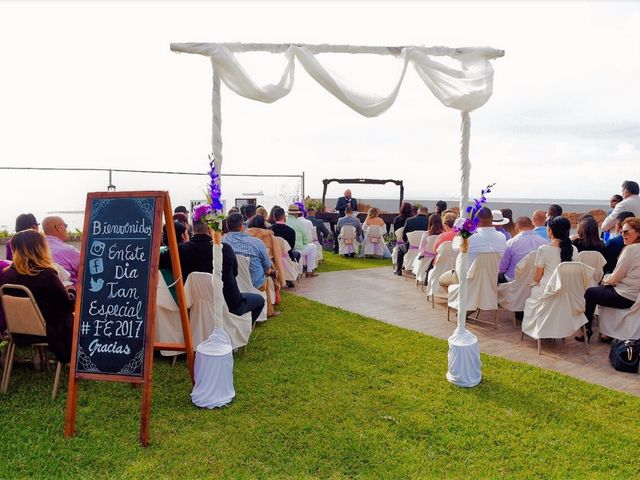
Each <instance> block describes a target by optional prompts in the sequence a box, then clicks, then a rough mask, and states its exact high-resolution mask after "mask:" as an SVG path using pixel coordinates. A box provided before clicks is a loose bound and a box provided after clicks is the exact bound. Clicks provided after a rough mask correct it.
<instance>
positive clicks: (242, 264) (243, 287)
mask: <svg viewBox="0 0 640 480" xmlns="http://www.w3.org/2000/svg"><path fill="white" fill-rule="evenodd" d="M236 258H237V259H238V276H237V277H236V282H237V283H238V289H239V290H240V291H241V292H243V293H257V294H258V295H260V296H261V297H262V298H264V307H262V311H261V312H260V316H258V319H257V320H256V321H257V322H264V321H265V320H266V319H267V292H263V291H261V290H258V289H257V288H256V287H254V286H253V282H252V281H251V273H250V272H249V257H247V256H244V255H236Z"/></svg>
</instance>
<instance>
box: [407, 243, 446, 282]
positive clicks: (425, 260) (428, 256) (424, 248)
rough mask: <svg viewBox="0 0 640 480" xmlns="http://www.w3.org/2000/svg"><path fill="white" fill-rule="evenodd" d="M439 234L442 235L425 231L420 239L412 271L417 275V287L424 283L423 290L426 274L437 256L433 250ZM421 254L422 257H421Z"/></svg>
mask: <svg viewBox="0 0 640 480" xmlns="http://www.w3.org/2000/svg"><path fill="white" fill-rule="evenodd" d="M439 236H440V235H429V232H424V233H423V234H422V238H421V239H420V247H419V249H418V253H419V254H418V256H417V257H416V258H415V259H414V260H413V269H412V272H413V274H414V275H415V276H416V287H417V286H418V285H422V290H424V283H425V278H424V277H425V274H426V273H427V270H428V269H429V267H430V266H431V262H433V259H434V258H436V252H435V251H434V250H433V246H434V245H435V244H436V240H437V239H438V237H439ZM421 256H422V259H420V257H421Z"/></svg>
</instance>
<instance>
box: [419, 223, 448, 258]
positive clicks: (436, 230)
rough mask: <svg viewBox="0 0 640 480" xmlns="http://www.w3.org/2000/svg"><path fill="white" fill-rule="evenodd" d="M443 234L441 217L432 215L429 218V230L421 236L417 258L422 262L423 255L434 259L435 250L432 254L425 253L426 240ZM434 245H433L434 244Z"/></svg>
mask: <svg viewBox="0 0 640 480" xmlns="http://www.w3.org/2000/svg"><path fill="white" fill-rule="evenodd" d="M443 233H444V225H443V224H442V217H441V216H440V215H439V214H437V213H432V214H431V216H430V217H429V228H428V230H426V231H425V232H424V233H423V234H422V238H421V239H420V246H419V247H418V251H419V253H418V256H419V258H420V259H421V260H422V257H424V256H425V255H429V254H431V256H432V257H435V253H436V251H435V248H434V249H433V251H432V252H428V251H427V238H429V237H431V236H433V235H438V237H440V235H442V234H443ZM434 245H435V244H434Z"/></svg>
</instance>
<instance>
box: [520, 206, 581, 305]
mask: <svg viewBox="0 0 640 480" xmlns="http://www.w3.org/2000/svg"><path fill="white" fill-rule="evenodd" d="M570 231H571V223H570V222H569V219H567V218H565V217H553V218H550V219H549V222H548V224H547V235H548V236H549V239H550V240H551V242H550V243H549V244H547V245H541V246H540V247H538V250H537V251H536V260H535V267H536V271H535V273H534V275H533V281H534V283H536V285H535V286H534V287H533V288H532V289H531V296H532V297H535V298H540V297H541V296H542V294H543V292H544V289H545V287H546V286H547V283H548V282H549V279H550V278H551V275H553V272H554V271H555V270H556V268H557V267H558V265H560V264H561V263H562V262H573V261H575V260H577V258H578V249H577V248H576V247H574V246H573V245H572V244H571V240H570V239H569V232H570Z"/></svg>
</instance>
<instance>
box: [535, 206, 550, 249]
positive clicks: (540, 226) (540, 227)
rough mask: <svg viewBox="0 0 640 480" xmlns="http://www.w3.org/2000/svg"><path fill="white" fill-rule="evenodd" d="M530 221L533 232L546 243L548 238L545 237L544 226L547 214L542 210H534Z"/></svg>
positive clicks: (545, 230)
mask: <svg viewBox="0 0 640 480" xmlns="http://www.w3.org/2000/svg"><path fill="white" fill-rule="evenodd" d="M531 220H532V221H533V231H534V232H535V233H536V234H537V235H540V236H541V237H542V238H544V239H545V240H546V241H547V242H548V241H549V236H548V235H547V227H546V226H545V222H546V221H547V213H546V212H545V211H544V210H536V211H535V212H533V215H532V216H531Z"/></svg>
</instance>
